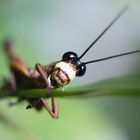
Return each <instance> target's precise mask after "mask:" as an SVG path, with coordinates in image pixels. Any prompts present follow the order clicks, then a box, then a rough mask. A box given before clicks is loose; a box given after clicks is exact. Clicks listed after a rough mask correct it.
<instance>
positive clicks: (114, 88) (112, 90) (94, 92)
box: [0, 76, 140, 98]
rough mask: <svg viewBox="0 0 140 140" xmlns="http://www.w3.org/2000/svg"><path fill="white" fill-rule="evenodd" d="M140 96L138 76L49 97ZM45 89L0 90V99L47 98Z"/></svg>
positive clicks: (53, 90)
mask: <svg viewBox="0 0 140 140" xmlns="http://www.w3.org/2000/svg"><path fill="white" fill-rule="evenodd" d="M78 95H86V96H94V97H97V96H114V95H115V96H140V78H139V77H138V76H125V77H119V78H111V79H107V80H103V81H99V82H96V83H91V84H89V85H85V86H79V87H71V88H70V87H69V88H68V87H66V88H65V90H64V91H63V90H62V88H60V89H52V90H51V93H50V96H57V97H67V96H78ZM47 96H48V95H47V89H30V90H19V91H16V92H11V90H10V89H1V90H0V98H6V97H24V98H33V97H47Z"/></svg>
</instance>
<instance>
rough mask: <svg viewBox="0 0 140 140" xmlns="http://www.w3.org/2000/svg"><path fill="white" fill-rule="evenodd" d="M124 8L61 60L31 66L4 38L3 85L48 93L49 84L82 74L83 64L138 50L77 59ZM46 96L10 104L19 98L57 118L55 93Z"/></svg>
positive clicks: (60, 84) (63, 82) (66, 81)
mask: <svg viewBox="0 0 140 140" xmlns="http://www.w3.org/2000/svg"><path fill="white" fill-rule="evenodd" d="M126 10H127V8H123V9H122V10H120V11H119V13H118V14H117V15H116V16H115V18H114V19H113V20H112V21H111V22H110V24H109V25H108V26H107V27H106V28H105V29H104V30H103V31H102V32H101V33H100V34H99V36H98V37H97V38H96V39H95V40H94V41H93V42H92V43H91V44H90V45H89V46H88V47H87V49H86V50H85V51H84V52H83V53H82V54H81V55H80V56H78V55H77V54H76V53H75V52H66V53H64V54H63V56H62V59H61V60H59V61H57V62H53V63H50V64H48V65H45V66H44V65H41V64H39V63H37V64H35V68H29V67H28V65H27V64H26V62H25V61H24V60H23V59H21V58H20V56H18V55H17V54H16V53H15V51H14V46H13V43H12V41H11V40H8V39H7V40H5V41H4V43H3V49H4V50H5V54H6V55H7V58H8V62H9V68H10V72H11V77H10V78H9V79H10V80H9V81H8V82H7V85H8V84H9V85H10V86H11V89H12V90H13V91H17V90H25V89H39V88H46V95H47V94H48V95H49V94H51V89H52V88H61V87H64V86H65V85H67V84H69V83H71V81H72V80H73V79H75V77H80V76H83V75H84V74H85V73H86V66H87V64H92V63H95V62H100V61H105V60H109V59H114V58H117V57H121V56H126V55H130V54H135V53H140V50H133V51H129V52H125V53H121V54H116V55H112V56H109V57H105V58H100V59H97V60H90V61H87V62H82V61H81V58H83V57H84V56H85V54H86V53H87V52H88V51H89V50H90V49H91V48H92V47H93V45H94V44H95V43H96V42H97V41H98V40H99V39H100V38H101V37H102V36H103V35H104V34H105V33H106V32H107V31H108V30H109V29H110V28H111V27H112V25H113V24H114V23H115V22H116V21H117V20H118V19H119V18H120V17H121V16H122V15H123V14H124V13H125V11H126ZM62 92H63V91H62ZM49 98H50V99H51V106H50V105H49V104H48V100H49ZM49 98H29V99H18V100H17V102H13V103H11V104H10V105H11V106H12V105H15V104H17V103H19V102H20V101H22V100H26V101H27V102H28V105H27V107H26V109H31V108H35V109H37V110H40V109H42V108H45V109H46V110H47V111H48V113H49V114H50V115H51V116H52V118H54V119H57V118H58V117H59V106H58V100H57V97H51V96H50V97H49Z"/></svg>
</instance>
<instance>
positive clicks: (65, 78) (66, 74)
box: [50, 61, 76, 87]
mask: <svg viewBox="0 0 140 140" xmlns="http://www.w3.org/2000/svg"><path fill="white" fill-rule="evenodd" d="M75 75H76V67H75V65H74V64H72V63H66V62H63V61H60V62H58V63H56V65H55V66H54V69H53V72H52V74H51V76H50V80H51V84H52V86H53V87H62V86H64V85H66V84H68V83H69V82H71V81H72V80H73V79H74V78H75Z"/></svg>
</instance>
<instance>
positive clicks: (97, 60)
mask: <svg viewBox="0 0 140 140" xmlns="http://www.w3.org/2000/svg"><path fill="white" fill-rule="evenodd" d="M134 53H140V50H136V51H131V52H126V53H122V54H117V55H113V56H109V57H105V58H101V59H96V60H92V61H88V62H85V63H84V64H89V63H95V62H99V61H104V60H108V59H112V58H115V57H120V56H124V55H129V54H134Z"/></svg>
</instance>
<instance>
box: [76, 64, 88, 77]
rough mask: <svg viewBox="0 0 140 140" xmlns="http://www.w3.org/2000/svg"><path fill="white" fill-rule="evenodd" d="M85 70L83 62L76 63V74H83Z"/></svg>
mask: <svg viewBox="0 0 140 140" xmlns="http://www.w3.org/2000/svg"><path fill="white" fill-rule="evenodd" d="M85 72H86V65H85V64H84V63H81V64H80V65H78V67H77V72H76V76H83V75H84V74H85Z"/></svg>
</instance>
